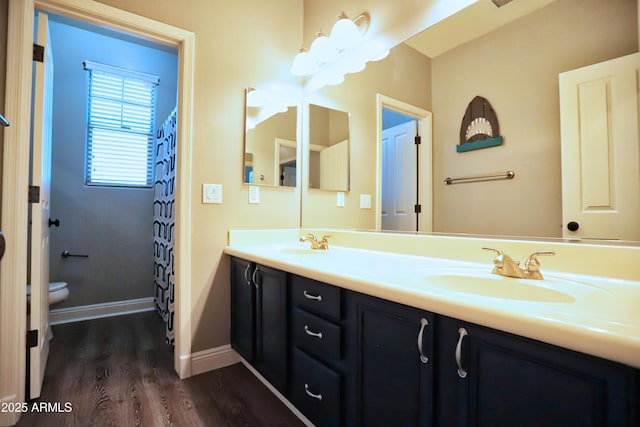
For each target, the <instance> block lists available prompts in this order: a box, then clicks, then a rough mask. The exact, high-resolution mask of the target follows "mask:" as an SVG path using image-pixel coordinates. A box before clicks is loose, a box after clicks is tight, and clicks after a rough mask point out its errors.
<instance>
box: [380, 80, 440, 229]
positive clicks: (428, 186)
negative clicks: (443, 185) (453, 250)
mask: <svg viewBox="0 0 640 427" xmlns="http://www.w3.org/2000/svg"><path fill="white" fill-rule="evenodd" d="M383 109H387V110H393V111H395V112H398V113H401V114H404V115H405V116H409V117H412V118H414V119H416V120H417V121H418V134H419V135H420V137H421V149H420V150H418V153H419V154H418V161H419V162H420V165H430V166H431V165H432V158H433V154H432V151H433V148H432V147H433V141H432V123H433V119H432V113H431V112H430V111H427V110H425V109H423V108H420V107H416V106H415V105H411V104H408V103H406V102H403V101H399V100H397V99H394V98H391V97H388V96H385V95H382V94H379V93H378V94H376V141H377V143H376V203H375V216H376V221H375V229H376V230H378V231H379V230H382V153H383V151H382V110H383ZM418 190H419V199H420V204H421V206H422V211H421V214H422V216H421V217H420V220H419V221H418V224H419V229H418V231H420V232H430V231H433V168H432V167H431V169H430V170H429V171H428V173H424V168H420V170H419V171H418Z"/></svg>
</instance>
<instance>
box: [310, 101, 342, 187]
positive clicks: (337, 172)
mask: <svg viewBox="0 0 640 427" xmlns="http://www.w3.org/2000/svg"><path fill="white" fill-rule="evenodd" d="M309 188H318V189H321V190H334V191H348V190H349V113H347V112H344V111H338V110H334V109H331V108H327V107H322V106H318V105H314V104H309Z"/></svg>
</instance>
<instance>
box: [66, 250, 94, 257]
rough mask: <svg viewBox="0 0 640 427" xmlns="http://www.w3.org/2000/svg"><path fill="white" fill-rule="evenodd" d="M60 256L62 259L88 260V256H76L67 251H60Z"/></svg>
mask: <svg viewBox="0 0 640 427" xmlns="http://www.w3.org/2000/svg"><path fill="white" fill-rule="evenodd" d="M60 256H62V258H69V257H77V258H89V255H78V254H72V253H70V252H69V251H62V253H61V254H60Z"/></svg>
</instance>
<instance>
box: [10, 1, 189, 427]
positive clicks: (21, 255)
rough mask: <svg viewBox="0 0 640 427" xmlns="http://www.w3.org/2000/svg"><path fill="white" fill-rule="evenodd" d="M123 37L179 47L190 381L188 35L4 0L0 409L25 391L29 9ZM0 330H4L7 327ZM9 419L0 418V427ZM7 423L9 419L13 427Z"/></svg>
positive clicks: (102, 8)
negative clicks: (7, 123)
mask: <svg viewBox="0 0 640 427" xmlns="http://www.w3.org/2000/svg"><path fill="white" fill-rule="evenodd" d="M36 8H37V9H40V10H43V11H45V12H51V13H55V14H58V15H63V16H67V17H70V18H73V19H77V20H80V21H84V22H89V23H92V24H96V25H100V26H103V27H107V28H111V29H115V30H118V31H123V32H125V33H128V34H132V35H135V36H140V37H142V38H144V39H147V40H152V41H154V42H157V43H161V44H164V45H169V46H174V47H177V48H178V109H177V111H178V123H180V125H179V126H178V145H177V150H178V152H177V156H178V165H177V172H176V173H177V180H178V182H177V188H176V203H177V208H176V228H177V232H176V257H175V261H174V262H175V271H176V277H175V286H176V300H177V301H176V313H175V323H176V332H175V338H176V340H175V353H174V354H175V356H174V368H175V369H176V371H177V372H178V375H179V376H180V377H181V378H185V377H188V376H190V375H191V337H192V335H191V322H190V320H189V319H190V316H189V313H190V311H191V295H190V292H189V283H190V281H191V275H190V268H189V265H188V264H189V260H190V258H191V256H190V255H191V254H190V252H191V224H190V218H191V209H192V206H191V203H192V202H191V197H190V195H191V187H192V184H191V179H190V176H189V170H190V169H191V167H190V166H191V162H192V144H193V142H192V126H193V95H194V88H193V82H194V59H195V34H194V33H192V32H190V31H186V30H183V29H181V28H177V27H173V26H171V25H167V24H164V23H161V22H157V21H154V20H152V19H149V18H146V17H143V16H139V15H135V14H133V13H130V12H126V11H124V10H120V9H117V8H114V7H111V6H107V5H105V4H102V3H98V2H96V1H93V0H9V14H8V29H7V30H8V33H7V40H8V42H7V75H6V97H5V111H6V114H7V117H11V119H12V120H11V122H12V123H11V127H8V128H5V139H4V140H5V143H4V161H3V180H2V206H3V210H2V224H1V227H2V230H3V232H4V234H5V239H6V253H5V256H4V259H3V262H2V268H1V269H0V283H2V284H3V286H2V287H0V292H1V294H0V325H3V326H2V327H0V348H1V349H2V351H1V352H0V378H2V381H1V382H0V402H4V401H11V402H23V401H24V389H25V387H24V386H25V384H24V383H25V360H24V359H25V354H24V352H25V335H26V291H25V288H24V286H25V285H26V281H27V278H26V271H27V224H28V209H27V206H28V205H27V190H28V185H29V177H28V173H29V158H30V153H29V138H30V115H31V75H32V69H31V68H32V58H31V55H32V47H31V45H32V43H33V28H34V14H35V9H36ZM6 325H11V326H10V327H7V326H6ZM15 417H16V414H12V415H8V414H2V413H0V425H4V424H5V423H10V424H13V423H15V422H16V421H17V418H15ZM12 418H15V419H14V420H13V422H12Z"/></svg>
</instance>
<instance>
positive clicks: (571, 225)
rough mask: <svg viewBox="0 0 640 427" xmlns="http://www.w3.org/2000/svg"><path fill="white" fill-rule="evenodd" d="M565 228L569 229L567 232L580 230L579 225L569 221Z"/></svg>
mask: <svg viewBox="0 0 640 427" xmlns="http://www.w3.org/2000/svg"><path fill="white" fill-rule="evenodd" d="M567 228H568V229H569V231H576V230H578V228H580V224H578V223H577V222H575V221H571V222H569V223H568V224H567Z"/></svg>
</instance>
